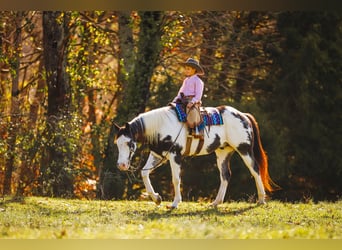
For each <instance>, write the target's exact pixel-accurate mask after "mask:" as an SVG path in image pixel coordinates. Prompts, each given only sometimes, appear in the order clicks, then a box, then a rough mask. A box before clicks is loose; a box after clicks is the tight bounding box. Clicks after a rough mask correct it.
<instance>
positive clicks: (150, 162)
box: [141, 152, 162, 205]
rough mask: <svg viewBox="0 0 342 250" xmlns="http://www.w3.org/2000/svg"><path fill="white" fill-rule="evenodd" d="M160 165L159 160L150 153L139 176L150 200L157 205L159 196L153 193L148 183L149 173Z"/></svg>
mask: <svg viewBox="0 0 342 250" xmlns="http://www.w3.org/2000/svg"><path fill="white" fill-rule="evenodd" d="M161 164H162V161H161V159H160V158H158V157H156V156H155V155H154V154H153V153H152V152H151V153H150V155H149V156H148V159H147V162H146V164H145V166H144V167H143V169H142V170H141V176H142V179H143V181H144V184H145V188H146V192H147V193H148V195H149V196H150V197H151V198H152V200H153V201H154V202H155V203H156V204H157V205H159V204H160V203H161V201H162V198H161V196H160V195H159V194H158V193H156V192H154V189H153V187H152V184H151V181H150V173H151V172H152V171H153V170H154V169H156V168H157V167H159V166H160V165H161Z"/></svg>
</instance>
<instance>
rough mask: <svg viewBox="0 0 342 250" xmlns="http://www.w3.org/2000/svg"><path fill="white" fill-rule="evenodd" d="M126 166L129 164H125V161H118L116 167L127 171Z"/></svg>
mask: <svg viewBox="0 0 342 250" xmlns="http://www.w3.org/2000/svg"><path fill="white" fill-rule="evenodd" d="M128 168H129V166H128V165H127V164H125V163H118V169H119V170H120V171H127V170H128Z"/></svg>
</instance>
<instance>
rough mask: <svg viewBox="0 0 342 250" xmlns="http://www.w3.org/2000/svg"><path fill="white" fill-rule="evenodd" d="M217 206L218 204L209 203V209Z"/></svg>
mask: <svg viewBox="0 0 342 250" xmlns="http://www.w3.org/2000/svg"><path fill="white" fill-rule="evenodd" d="M217 206H218V204H216V203H210V204H209V206H208V207H209V208H217Z"/></svg>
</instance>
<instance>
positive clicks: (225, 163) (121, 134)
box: [115, 106, 274, 208]
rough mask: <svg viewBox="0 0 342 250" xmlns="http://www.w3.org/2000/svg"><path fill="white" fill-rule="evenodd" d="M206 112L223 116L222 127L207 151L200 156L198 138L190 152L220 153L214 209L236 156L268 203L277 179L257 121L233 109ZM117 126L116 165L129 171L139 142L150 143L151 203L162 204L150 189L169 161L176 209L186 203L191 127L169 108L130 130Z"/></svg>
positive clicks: (208, 138)
mask: <svg viewBox="0 0 342 250" xmlns="http://www.w3.org/2000/svg"><path fill="white" fill-rule="evenodd" d="M206 110H207V112H209V113H210V112H216V113H219V114H220V115H221V117H222V121H223V124H222V125H216V126H211V127H210V129H207V130H206V133H205V136H204V142H203V147H202V148H201V150H200V151H199V152H198V148H197V145H198V143H195V142H196V141H199V139H193V142H192V144H191V147H190V152H189V148H188V149H187V151H188V153H189V155H194V154H195V152H196V155H206V154H210V153H212V152H215V154H216V157H217V167H218V169H219V172H220V180H221V183H220V187H219V190H218V193H217V196H216V199H215V200H214V201H213V203H212V205H213V206H217V205H218V204H220V203H222V202H223V200H224V196H225V193H226V190H227V186H228V182H229V180H230V177H231V170H230V159H231V157H232V155H233V153H234V152H237V153H238V154H239V155H240V156H241V158H242V160H243V161H244V163H245V165H246V166H247V168H248V169H249V171H250V173H251V174H252V176H253V177H254V180H255V184H256V188H257V192H258V203H260V204H264V203H265V196H266V193H265V190H266V191H269V192H272V191H273V190H274V189H273V181H272V180H271V178H270V176H269V174H268V161H267V156H266V153H265V151H264V149H263V147H262V144H261V141H260V134H259V128H258V125H257V122H256V121H255V119H254V117H253V116H252V115H251V114H246V113H242V112H240V111H238V110H236V109H235V108H232V107H229V106H220V107H217V108H212V107H207V108H206ZM115 126H116V128H117V130H118V131H117V134H116V144H117V146H118V150H119V156H118V161H117V166H118V168H119V169H120V170H122V171H127V170H128V169H129V168H130V161H131V158H132V156H133V154H134V152H135V150H136V147H137V142H141V143H144V144H148V146H149V149H150V154H149V157H148V159H147V162H146V164H145V166H144V167H143V168H142V170H141V175H142V178H143V181H144V184H145V188H146V191H147V193H148V194H149V196H150V197H151V198H152V200H153V201H154V202H155V203H156V204H157V205H159V204H160V203H161V197H160V195H159V194H158V193H156V192H155V191H154V189H153V187H152V185H151V182H150V178H149V175H150V173H151V172H152V171H153V170H154V169H156V168H157V167H159V166H160V165H162V164H163V163H164V162H165V160H168V161H169V162H170V166H171V170H172V183H173V187H174V200H173V203H172V205H171V208H176V207H177V206H178V204H179V203H180V202H181V201H182V197H181V189H180V170H181V161H182V158H183V156H184V152H185V150H186V143H187V136H188V129H187V127H186V126H184V123H182V122H180V121H179V120H178V118H177V115H176V111H175V109H174V108H172V107H170V106H168V107H163V108H158V109H154V110H151V111H148V112H146V113H142V114H140V115H139V116H137V117H135V118H134V119H133V120H132V121H130V122H128V123H126V125H125V126H123V127H119V126H117V125H115Z"/></svg>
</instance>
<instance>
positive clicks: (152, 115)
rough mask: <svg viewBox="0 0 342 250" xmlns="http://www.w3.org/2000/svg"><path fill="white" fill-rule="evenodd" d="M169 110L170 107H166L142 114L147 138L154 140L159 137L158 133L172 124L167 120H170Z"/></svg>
mask: <svg viewBox="0 0 342 250" xmlns="http://www.w3.org/2000/svg"><path fill="white" fill-rule="evenodd" d="M169 112H170V110H169V108H165V107H164V108H159V109H154V110H151V111H148V112H146V113H144V114H142V115H141V116H140V119H142V121H143V124H144V137H145V140H147V141H150V142H153V140H155V139H156V138H157V137H158V134H159V133H161V130H162V129H167V126H169V125H170V124H167V121H169V120H170V119H169V115H170V113H169ZM175 119H176V116H175ZM175 121H176V120H175Z"/></svg>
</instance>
